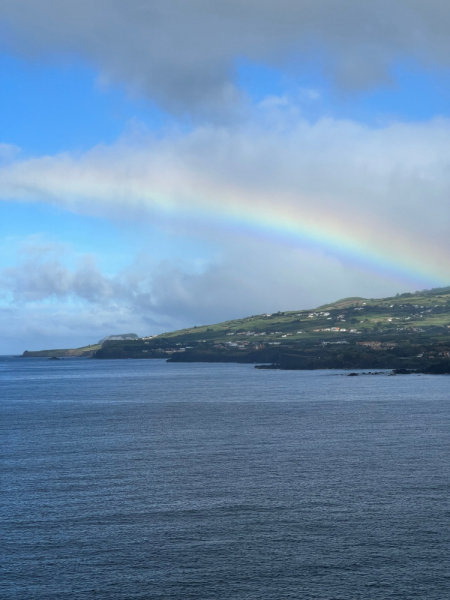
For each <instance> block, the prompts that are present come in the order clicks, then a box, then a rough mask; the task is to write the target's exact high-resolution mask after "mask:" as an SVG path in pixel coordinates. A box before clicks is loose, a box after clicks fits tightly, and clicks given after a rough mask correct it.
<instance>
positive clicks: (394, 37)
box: [0, 0, 450, 111]
mask: <svg viewBox="0 0 450 600" xmlns="http://www.w3.org/2000/svg"><path fill="white" fill-rule="evenodd" d="M0 18H1V19H2V21H3V29H2V33H3V39H4V44H5V45H6V46H8V47H10V48H14V49H15V50H16V51H18V52H20V53H22V54H24V55H26V56H31V57H35V56H36V55H41V56H42V55H53V56H54V55H59V57H61V53H63V54H65V55H66V56H67V57H70V56H74V55H75V56H77V57H80V56H81V57H82V58H84V59H87V60H88V61H90V62H91V63H92V64H94V65H95V66H96V67H97V68H99V69H100V71H101V73H102V78H103V80H104V81H105V82H107V81H115V82H117V81H119V82H126V84H127V85H128V86H129V88H130V89H131V90H134V91H136V92H137V93H144V94H146V95H147V96H148V97H150V98H152V99H155V100H157V101H158V102H162V103H163V104H164V105H165V106H166V107H168V108H169V109H171V110H184V109H186V108H188V109H194V110H197V111H198V110H200V111H202V110H206V111H208V110H211V109H212V108H213V107H220V108H221V109H222V110H223V109H226V108H227V107H228V108H230V107H233V106H234V105H235V102H236V99H237V97H238V93H237V91H236V89H235V87H234V85H233V69H234V65H235V60H236V59H240V58H247V59H249V60H252V61H256V62H265V63H267V64H271V65H285V66H286V65H289V68H290V69H291V70H294V71H295V70H301V65H302V62H303V60H304V59H305V58H306V57H308V55H311V54H314V53H316V54H317V53H320V56H321V57H322V59H323V61H324V64H325V65H326V68H328V70H329V72H330V73H332V74H333V75H334V77H335V78H336V80H337V81H338V82H340V84H342V85H344V86H347V87H358V88H361V87H366V86H369V85H372V84H373V83H374V82H379V81H388V80H389V66H390V65H391V63H392V61H393V60H395V59H398V58H405V57H406V58H410V57H412V58H413V59H415V60H418V61H419V62H422V63H425V64H429V63H430V62H434V63H435V64H438V65H441V66H443V67H446V68H448V67H449V66H450V36H449V31H450V6H449V4H448V2H446V1H445V0H389V1H387V0H377V1H376V2H370V1H366V0H340V1H338V2H337V1H336V0H278V2H273V0H228V1H227V2H223V1H222V0H195V1H187V2H186V1H185V0H153V1H147V2H142V0H96V1H95V2H92V1H91V0H40V1H39V2H36V1H35V0H14V1H12V0H2V2H0Z"/></svg>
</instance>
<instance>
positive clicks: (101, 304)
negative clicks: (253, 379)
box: [0, 239, 398, 353]
mask: <svg viewBox="0 0 450 600" xmlns="http://www.w3.org/2000/svg"><path fill="white" fill-rule="evenodd" d="M36 254H37V253H36V252H34V253H32V256H31V258H26V259H25V260H24V261H23V260H22V262H19V263H18V264H17V265H16V266H15V267H14V268H8V269H3V271H1V272H0V293H1V292H3V293H5V292H9V293H11V294H13V295H14V299H13V302H11V303H10V304H9V305H7V304H5V303H3V306H0V329H1V331H2V339H1V342H0V353H7V352H22V351H23V350H25V349H28V350H31V349H39V348H45V347H73V346H77V345H78V346H81V345H85V344H89V343H94V342H96V341H97V339H100V338H102V337H104V336H105V335H109V334H111V333H114V332H120V331H134V332H136V333H138V334H140V335H146V334H154V333H161V332H163V331H170V330H174V329H178V328H182V327H188V326H192V325H194V324H197V325H201V324H208V323H214V322H218V321H222V320H226V319H229V318H238V317H242V316H244V315H249V314H258V313H262V312H266V311H269V312H275V311H277V310H291V309H296V308H311V307H314V306H317V305H319V304H323V303H325V302H327V301H329V300H334V299H336V298H337V297H340V296H346V295H349V294H350V295H352V294H354V295H359V294H365V293H366V294H368V295H370V294H372V293H374V292H380V294H385V293H392V294H393V293H395V292H397V291H398V289H397V287H396V284H394V283H393V282H392V281H389V280H386V279H382V278H380V279H378V280H376V279H375V280H374V277H373V276H372V275H369V274H367V273H363V272H360V273H355V272H352V271H349V270H348V269H347V268H346V267H345V265H343V264H341V263H340V262H339V261H338V260H336V259H335V258H333V257H330V256H327V255H325V254H317V253H310V252H307V251H302V250H298V249H286V248H278V249H277V248H276V247H271V248H270V252H269V251H268V248H267V246H266V245H265V244H264V243H261V242H258V241H253V242H250V243H249V242H248V240H239V239H236V240H235V243H234V244H233V250H232V251H230V250H229V249H228V250H227V251H226V253H224V254H223V255H222V256H221V257H220V258H218V259H216V260H215V261H212V262H210V263H209V264H206V265H205V266H204V268H203V269H202V270H201V271H199V270H198V269H197V270H196V269H195V268H193V265H192V264H191V263H189V261H182V260H177V261H175V260H173V261H168V260H165V261H161V262H155V261H154V260H152V259H151V257H147V256H142V255H141V256H140V257H137V258H136V260H135V262H134V264H132V265H130V266H129V267H128V268H126V269H124V270H123V271H122V272H121V273H119V274H117V276H115V277H108V276H106V275H104V274H103V273H101V271H100V270H99V269H98V268H97V267H96V266H95V264H94V263H93V262H92V260H91V258H90V257H85V258H84V259H83V260H82V262H81V264H79V265H78V266H76V267H74V268H72V269H70V268H68V267H67V266H65V265H64V264H63V263H62V262H61V261H59V260H57V259H56V258H55V256H54V249H51V250H49V251H47V252H44V251H43V252H42V253H41V254H40V255H39V258H36ZM67 254H69V255H70V253H68V252H66V255H67ZM21 256H22V257H23V253H22V254H21ZM243 257H245V258H244V259H243ZM317 273H320V277H318V276H317ZM331 291H332V292H331ZM330 294H331V295H330Z"/></svg>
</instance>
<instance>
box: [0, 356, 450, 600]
mask: <svg viewBox="0 0 450 600" xmlns="http://www.w3.org/2000/svg"><path fill="white" fill-rule="evenodd" d="M0 428H1V429H0V435H1V451H2V460H1V491H2V506H1V522H2V524H1V540H0V542H1V543H0V553H1V554H2V560H1V571H2V575H1V581H0V597H1V598H2V599H5V600H59V599H61V600H88V599H89V600H91V599H99V600H100V599H101V600H137V599H142V600H144V599H148V600H213V599H214V600H257V599H258V600H259V599H261V600H285V599H288V598H289V599H295V600H303V599H305V600H309V599H318V600H319V599H320V600H338V599H339V600H341V599H342V600H355V599H362V600H376V599H380V600H381V599H383V600H385V599H389V598H398V599H402V600H404V599H412V598H423V599H427V600H434V599H436V600H442V599H444V598H448V597H450V569H449V550H450V548H449V542H450V532H449V526H450V502H449V499H450V378H449V377H446V376H424V375H422V376H417V375H410V376H395V377H389V376H387V375H378V376H360V377H347V376H346V374H345V373H344V372H339V371H314V372H301V371H260V370H256V369H254V368H253V366H252V365H229V364H223V365H221V364H219V365H213V364H170V363H165V362H164V361H161V360H123V361H119V360H111V361H96V360H88V359H64V360H60V361H50V360H46V359H17V358H12V357H9V358H8V357H3V358H1V359H0Z"/></svg>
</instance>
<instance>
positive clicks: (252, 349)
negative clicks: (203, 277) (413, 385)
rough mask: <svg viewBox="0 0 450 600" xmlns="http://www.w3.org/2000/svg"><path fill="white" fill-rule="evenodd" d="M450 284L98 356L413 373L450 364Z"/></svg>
mask: <svg viewBox="0 0 450 600" xmlns="http://www.w3.org/2000/svg"><path fill="white" fill-rule="evenodd" d="M449 351H450V287H447V288H438V289H433V290H424V291H422V292H416V293H414V294H409V293H408V294H400V295H397V296H395V297H391V298H382V299H368V298H343V299H341V300H338V301H336V302H332V303H330V304H326V305H323V306H321V307H319V308H315V309H309V310H295V311H287V312H277V313H274V314H261V315H253V316H250V317H245V318H242V319H235V320H231V321H224V322H223V323H217V324H213V325H203V326H200V327H191V328H188V329H183V330H179V331H173V332H169V333H164V334H161V335H157V336H153V337H148V338H140V339H138V340H131V341H106V342H105V343H104V344H103V345H102V348H101V349H100V350H98V351H97V352H96V353H95V355H94V357H95V358H164V357H166V358H168V359H169V361H170V362H181V361H182V362H191V361H208V362H215V361H221V362H230V361H232V362H269V363H275V364H277V365H279V366H281V367H282V368H331V367H334V368H336V367H343V368H359V367H361V368H366V367H367V368H377V367H378V368H398V367H401V366H408V368H413V367H420V366H421V365H423V364H424V362H426V364H428V363H430V361H431V362H433V361H440V360H443V361H447V360H448V354H449Z"/></svg>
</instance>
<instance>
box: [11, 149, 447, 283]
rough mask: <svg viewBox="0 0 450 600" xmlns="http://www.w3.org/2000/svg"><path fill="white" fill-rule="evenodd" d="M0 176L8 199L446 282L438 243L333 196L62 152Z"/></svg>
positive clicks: (403, 279)
mask: <svg viewBox="0 0 450 600" xmlns="http://www.w3.org/2000/svg"><path fill="white" fill-rule="evenodd" d="M1 175H2V172H1V171H0V183H1V182H2V177H1ZM4 175H5V176H6V179H5V181H3V187H4V189H5V195H6V196H8V197H10V198H11V199H13V198H15V199H19V200H41V201H42V199H44V201H47V202H53V203H55V204H57V205H58V206H60V207H61V206H62V207H66V208H67V209H69V210H74V211H76V212H79V211H80V208H81V210H82V211H83V212H87V213H91V214H97V215H98V214H100V213H101V214H107V215H112V216H113V215H114V207H115V206H117V207H118V208H119V209H120V213H121V214H122V215H123V212H124V209H125V210H127V209H130V212H131V213H134V214H136V213H139V211H141V210H142V209H145V210H147V211H148V212H149V213H150V214H151V215H152V216H153V218H158V217H160V218H161V219H162V220H165V221H175V222H176V221H179V222H180V223H181V224H183V223H189V224H190V226H191V227H192V229H193V230H195V228H196V227H199V228H200V227H201V228H207V229H210V230H217V231H228V232H231V233H234V234H237V235H241V236H252V237H254V238H259V239H263V240H270V241H273V242H276V243H278V244H287V245H290V246H293V247H300V248H303V249H306V250H310V251H315V252H320V253H322V254H326V255H329V256H330V257H334V258H336V259H338V260H339V261H341V262H342V263H343V264H347V265H351V266H352V267H353V268H357V269H361V270H362V271H365V272H370V273H372V274H375V275H377V276H381V277H388V278H391V279H393V280H395V281H398V282H399V284H402V285H403V284H405V285H408V286H413V285H415V286H421V287H433V286H447V285H450V256H449V253H448V249H447V247H446V244H444V243H443V242H441V243H439V241H438V240H430V239H429V237H427V236H425V235H423V234H420V233H419V234H417V233H414V234H413V233H411V231H408V228H407V227H406V226H404V227H402V223H396V222H393V220H392V219H388V218H383V216H382V215H381V216H380V214H378V213H374V212H370V208H369V209H367V207H363V208H362V209H361V207H359V206H357V205H355V206H353V207H348V206H346V208H345V209H344V208H343V206H344V202H343V203H342V206H340V204H339V201H336V199H335V198H318V197H307V196H304V195H301V194H294V193H291V194H289V193H287V192H286V191H283V192H280V193H279V194H277V193H276V192H274V193H270V192H268V191H266V190H259V191H254V190H252V191H249V190H245V188H241V187H239V186H232V185H231V184H228V183H226V184H224V183H223V181H220V182H217V181H214V180H213V179H208V177H207V176H205V174H204V173H200V174H196V173H193V172H190V171H188V170H183V169H177V168H176V169H171V168H169V169H164V167H161V168H160V169H158V168H155V167H154V168H153V169H149V171H147V170H145V171H142V170H141V171H140V172H139V173H136V171H135V170H133V169H130V172H128V171H127V169H125V172H124V171H123V170H122V171H121V169H120V168H119V169H117V170H116V171H112V170H111V169H110V168H109V167H106V168H92V167H90V166H87V165H84V164H83V163H79V164H77V163H75V162H74V161H72V160H71V159H70V158H65V157H63V158H62V159H60V163H58V164H57V165H56V166H55V165H53V164H52V163H51V161H50V160H49V159H41V160H34V161H29V164H27V163H26V162H25V163H23V164H22V165H20V164H19V165H16V166H15V167H14V169H13V170H12V171H11V172H9V173H6V172H4ZM27 186H28V187H27ZM27 189H32V190H33V197H30V194H29V193H28V191H27ZM36 195H38V198H36ZM345 204H347V203H345ZM344 210H345V211H346V212H345V213H344Z"/></svg>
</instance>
